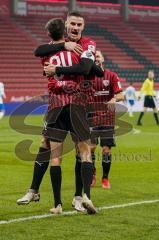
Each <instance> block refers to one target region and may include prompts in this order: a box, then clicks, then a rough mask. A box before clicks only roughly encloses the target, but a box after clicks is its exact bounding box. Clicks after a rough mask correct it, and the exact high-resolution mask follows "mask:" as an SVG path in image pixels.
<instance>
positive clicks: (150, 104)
mask: <svg viewBox="0 0 159 240" xmlns="http://www.w3.org/2000/svg"><path fill="white" fill-rule="evenodd" d="M144 107H146V108H155V107H156V105H155V101H154V99H153V97H152V96H148V95H147V96H145V99H144Z"/></svg>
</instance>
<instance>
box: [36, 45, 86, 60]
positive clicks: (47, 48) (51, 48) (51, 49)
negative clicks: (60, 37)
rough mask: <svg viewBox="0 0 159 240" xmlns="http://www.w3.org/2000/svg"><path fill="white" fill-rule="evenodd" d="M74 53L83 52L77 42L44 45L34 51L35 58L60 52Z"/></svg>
mask: <svg viewBox="0 0 159 240" xmlns="http://www.w3.org/2000/svg"><path fill="white" fill-rule="evenodd" d="M64 50H67V51H73V52H74V53H76V54H81V53H82V52H83V49H82V47H81V46H80V45H79V44H77V43H75V42H62V43H57V44H43V45H40V46H39V47H37V48H36V49H35V51H34V55H35V57H47V56H49V55H51V54H56V53H57V52H59V51H64Z"/></svg>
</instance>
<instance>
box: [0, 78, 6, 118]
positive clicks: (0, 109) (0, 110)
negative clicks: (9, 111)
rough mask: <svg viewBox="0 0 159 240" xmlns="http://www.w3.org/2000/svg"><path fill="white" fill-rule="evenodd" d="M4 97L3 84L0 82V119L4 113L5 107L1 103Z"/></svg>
mask: <svg viewBox="0 0 159 240" xmlns="http://www.w3.org/2000/svg"><path fill="white" fill-rule="evenodd" d="M4 98H6V95H5V92H4V84H3V83H2V82H0V119H2V118H3V116H4V114H5V108H4V103H3V99H4Z"/></svg>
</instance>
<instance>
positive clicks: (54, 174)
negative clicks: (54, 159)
mask: <svg viewBox="0 0 159 240" xmlns="http://www.w3.org/2000/svg"><path fill="white" fill-rule="evenodd" d="M50 177H51V183H52V189H53V194H54V201H55V208H56V207H57V205H58V204H62V202H61V182H62V174H61V167H60V166H51V167H50Z"/></svg>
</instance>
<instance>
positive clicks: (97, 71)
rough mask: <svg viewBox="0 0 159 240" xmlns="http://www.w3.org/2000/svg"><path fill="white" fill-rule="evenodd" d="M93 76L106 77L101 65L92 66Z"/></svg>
mask: <svg viewBox="0 0 159 240" xmlns="http://www.w3.org/2000/svg"><path fill="white" fill-rule="evenodd" d="M91 74H92V75H96V76H97V77H103V76H104V71H103V69H102V68H101V67H100V66H99V65H96V64H95V63H94V64H93V66H92V69H91Z"/></svg>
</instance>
